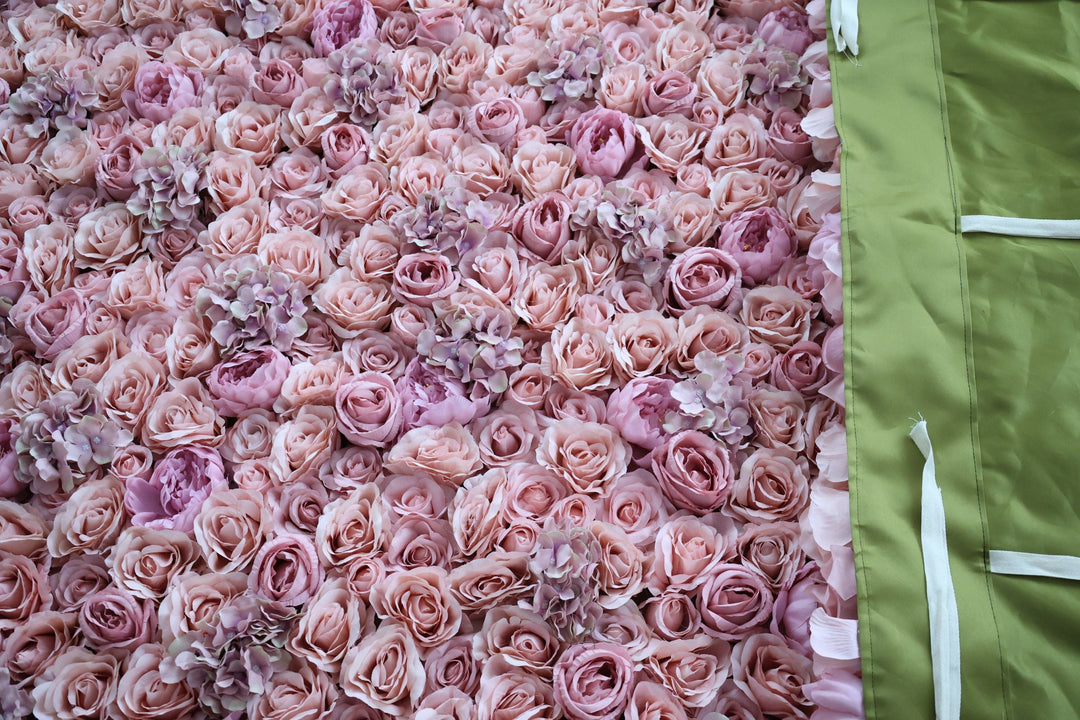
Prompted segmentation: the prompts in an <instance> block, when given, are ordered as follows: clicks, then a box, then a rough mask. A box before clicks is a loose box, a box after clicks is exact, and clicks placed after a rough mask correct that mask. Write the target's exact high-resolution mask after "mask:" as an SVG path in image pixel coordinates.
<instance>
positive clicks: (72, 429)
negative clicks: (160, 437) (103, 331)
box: [15, 378, 132, 495]
mask: <svg viewBox="0 0 1080 720" xmlns="http://www.w3.org/2000/svg"><path fill="white" fill-rule="evenodd" d="M131 440H132V436H131V433H130V432H128V431H127V430H124V429H122V428H121V427H120V426H119V425H117V424H116V423H115V422H113V421H112V420H110V419H108V418H107V417H106V416H105V415H104V413H103V412H102V404H101V398H100V397H99V395H98V391H97V388H96V387H95V386H94V383H92V382H90V381H89V380H85V379H81V378H80V379H78V380H75V382H73V383H72V384H71V388H70V389H68V390H61V391H60V392H58V393H56V394H55V395H53V396H52V397H51V398H49V399H48V400H46V401H44V402H42V403H41V404H39V405H38V406H37V407H36V408H34V409H33V410H32V411H31V412H30V413H29V414H28V415H27V416H26V417H24V418H22V419H21V420H20V421H19V435H18V438H17V439H16V440H15V452H16V454H17V457H18V463H17V465H16V467H15V474H16V477H17V478H18V479H19V480H20V481H21V482H23V483H26V484H28V485H29V486H30V490H31V491H32V492H34V493H35V494H43V495H48V494H52V493H55V492H58V491H63V492H66V493H69V492H71V491H73V490H74V489H75V487H76V486H77V485H79V484H81V483H82V482H83V481H84V480H86V478H87V477H88V476H89V475H90V474H92V473H93V472H94V471H95V470H97V469H98V468H102V467H105V466H107V465H109V464H110V463H111V462H112V458H113V455H114V454H115V452H116V450H117V448H120V447H124V446H126V445H128V444H129V443H130V442H131Z"/></svg>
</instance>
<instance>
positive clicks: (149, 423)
mask: <svg viewBox="0 0 1080 720" xmlns="http://www.w3.org/2000/svg"><path fill="white" fill-rule="evenodd" d="M223 429H224V420H223V419H222V418H221V416H220V415H218V414H217V412H216V411H215V410H214V407H213V405H212V401H211V399H210V397H209V396H208V394H207V392H206V390H204V389H203V386H202V383H200V382H199V381H198V380H197V379H195V378H188V379H186V380H181V381H179V382H177V383H176V384H175V385H174V386H173V388H172V389H171V390H168V391H166V392H163V393H162V394H161V395H159V396H158V397H157V399H156V400H155V401H154V403H153V404H152V405H151V406H150V408H149V410H148V411H147V413H146V418H145V421H144V424H143V427H142V441H143V445H145V446H146V447H148V448H150V449H151V450H155V451H158V452H164V451H168V450H170V449H173V448H176V447H179V446H181V445H187V444H189V443H196V444H200V445H209V446H213V445H216V444H218V443H219V442H220V441H221V432H222V430H223Z"/></svg>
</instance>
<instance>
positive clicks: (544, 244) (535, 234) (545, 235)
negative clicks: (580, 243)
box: [514, 192, 574, 262]
mask: <svg viewBox="0 0 1080 720" xmlns="http://www.w3.org/2000/svg"><path fill="white" fill-rule="evenodd" d="M573 210H574V208H573V206H572V205H571V203H570V201H569V200H568V199H567V198H566V196H565V195H563V194H562V193H558V192H551V193H542V194H539V195H537V196H536V197H535V198H533V199H532V200H529V201H528V202H527V203H525V204H524V205H522V206H521V207H520V208H519V209H518V211H517V213H516V214H515V216H514V232H515V234H516V235H517V239H518V241H519V242H520V243H521V245H522V247H524V248H525V249H526V250H528V251H529V252H530V253H532V254H533V255H534V256H535V257H537V258H539V259H540V260H543V261H544V262H557V261H558V259H559V256H560V253H561V252H562V249H563V247H565V246H566V243H567V242H568V241H569V240H570V236H571V231H570V216H571V214H572V213H573Z"/></svg>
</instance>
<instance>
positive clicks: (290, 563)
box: [248, 533, 324, 605]
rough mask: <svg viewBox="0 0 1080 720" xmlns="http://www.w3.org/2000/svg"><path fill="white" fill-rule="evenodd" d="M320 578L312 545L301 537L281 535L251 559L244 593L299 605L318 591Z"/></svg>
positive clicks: (321, 571) (321, 578)
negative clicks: (247, 592) (246, 591)
mask: <svg viewBox="0 0 1080 720" xmlns="http://www.w3.org/2000/svg"><path fill="white" fill-rule="evenodd" d="M323 577H324V575H323V567H322V565H321V564H320V563H319V554H318V552H316V550H315V545H314V544H313V543H312V542H311V541H310V540H308V539H307V537H306V536H304V535H296V534H292V533H282V534H280V535H278V536H277V537H275V538H274V539H273V540H270V541H269V542H267V543H266V544H265V545H263V546H262V548H261V549H260V550H259V552H258V554H257V555H256V556H255V560H254V562H253V563H252V567H251V574H250V575H248V589H249V590H250V591H251V592H253V593H255V594H257V595H259V596H261V597H264V598H266V599H267V600H273V601H276V602H280V603H283V604H285V605H302V604H304V603H306V602H307V601H308V600H309V599H310V598H311V596H312V595H314V594H315V592H316V591H317V590H318V589H319V586H320V585H321V584H322V581H323Z"/></svg>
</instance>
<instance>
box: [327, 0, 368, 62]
mask: <svg viewBox="0 0 1080 720" xmlns="http://www.w3.org/2000/svg"><path fill="white" fill-rule="evenodd" d="M377 25H378V21H377V20H376V18H375V9H374V8H373V7H372V6H371V3H370V2H368V0H331V2H327V3H325V4H323V5H322V7H321V8H319V10H318V11H317V12H316V13H315V17H314V20H313V23H312V28H311V43H312V45H314V46H315V52H317V53H318V54H319V55H321V56H322V57H326V56H327V55H330V54H331V53H332V52H333V51H334V50H340V49H341V48H343V47H345V46H347V45H349V44H350V43H352V42H354V41H361V42H362V41H364V40H368V39H370V38H373V37H375V30H376V27H377Z"/></svg>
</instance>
